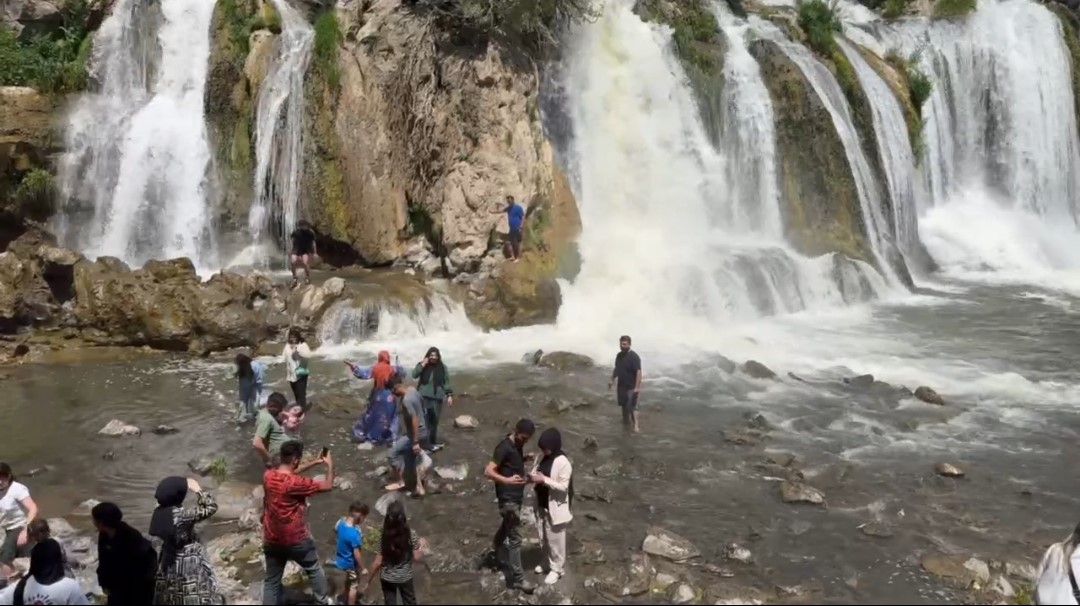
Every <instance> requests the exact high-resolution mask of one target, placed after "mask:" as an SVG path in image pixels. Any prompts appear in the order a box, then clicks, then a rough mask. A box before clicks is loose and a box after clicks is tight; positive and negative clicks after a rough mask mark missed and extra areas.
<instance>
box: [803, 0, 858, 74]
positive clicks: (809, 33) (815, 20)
mask: <svg viewBox="0 0 1080 606" xmlns="http://www.w3.org/2000/svg"><path fill="white" fill-rule="evenodd" d="M799 27H801V28H802V30H803V31H804V32H806V41H807V42H808V43H809V45H810V48H812V49H814V50H815V51H817V53H818V54H820V55H821V56H822V57H829V58H832V57H833V56H834V55H835V54H837V53H838V52H839V50H840V49H839V48H838V47H837V44H836V34H837V33H839V32H841V31H843V24H842V23H841V22H840V17H839V16H838V15H837V14H836V10H835V7H834V6H833V5H831V4H829V3H827V2H825V0H806V1H805V2H801V3H799ZM848 67H851V66H850V65H849V66H848Z"/></svg>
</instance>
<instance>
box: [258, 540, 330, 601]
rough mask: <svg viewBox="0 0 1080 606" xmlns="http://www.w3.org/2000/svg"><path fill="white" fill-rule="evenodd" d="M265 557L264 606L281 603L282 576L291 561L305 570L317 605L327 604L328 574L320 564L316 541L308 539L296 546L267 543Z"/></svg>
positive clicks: (264, 550)
mask: <svg viewBox="0 0 1080 606" xmlns="http://www.w3.org/2000/svg"><path fill="white" fill-rule="evenodd" d="M263 556H264V557H265V558H266V580H265V581H263V600H262V603H263V604H272V605H274V606H277V604H280V603H281V594H282V588H281V576H282V575H283V574H285V565H286V564H288V563H289V562H290V561H292V562H296V563H297V564H299V565H300V567H301V568H303V569H304V573H305V574H307V578H308V583H310V584H311V593H313V594H315V601H316V603H318V604H325V603H326V601H327V596H326V573H324V572H323V568H322V563H320V562H319V553H318V551H317V550H316V549H315V539H313V538H311V537H308V538H306V539H304V540H303V541H300V542H299V543H297V544H296V545H272V544H270V543H267V544H264V545H263Z"/></svg>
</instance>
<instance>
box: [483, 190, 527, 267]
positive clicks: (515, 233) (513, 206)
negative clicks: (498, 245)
mask: <svg viewBox="0 0 1080 606" xmlns="http://www.w3.org/2000/svg"><path fill="white" fill-rule="evenodd" d="M503 213H506V222H507V223H508V224H509V226H510V233H508V234H507V235H506V243H507V244H509V248H510V259H511V260H512V261H513V262H514V263H517V262H518V261H520V260H521V230H522V228H523V227H524V226H525V208H524V207H522V206H521V205H520V204H518V203H517V202H515V201H514V196H506V207H505V208H503V209H502V210H497V211H495V212H493V213H491V214H493V215H501V214H503ZM503 250H504V251H505V250H506V246H505V245H504V246H503Z"/></svg>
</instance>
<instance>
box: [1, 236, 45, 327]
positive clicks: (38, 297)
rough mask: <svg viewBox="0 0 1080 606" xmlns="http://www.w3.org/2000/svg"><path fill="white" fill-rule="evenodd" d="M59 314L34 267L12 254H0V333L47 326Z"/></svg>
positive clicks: (37, 270)
mask: <svg viewBox="0 0 1080 606" xmlns="http://www.w3.org/2000/svg"><path fill="white" fill-rule="evenodd" d="M58 311H59V308H58V307H57V305H56V301H55V300H54V299H53V297H52V294H51V293H50V292H49V286H48V284H46V283H45V279H44V278H43V277H42V275H41V271H40V270H39V268H38V266H37V264H35V263H34V262H33V261H31V260H29V259H20V258H19V257H17V256H15V255H14V254H12V253H3V254H0V334H12V333H14V332H16V331H18V330H19V328H20V327H23V326H31V325H36V324H42V323H46V322H48V321H49V320H51V319H52V318H53V317H55V316H56V314H57V313H58Z"/></svg>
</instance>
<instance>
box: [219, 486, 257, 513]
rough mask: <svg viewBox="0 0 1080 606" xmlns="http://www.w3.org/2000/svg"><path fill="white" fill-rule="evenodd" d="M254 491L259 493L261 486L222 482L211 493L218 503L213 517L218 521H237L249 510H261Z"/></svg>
mask: <svg viewBox="0 0 1080 606" xmlns="http://www.w3.org/2000/svg"><path fill="white" fill-rule="evenodd" d="M256 489H258V490H260V491H261V490H262V486H256V485H254V484H248V483H247V482H236V481H232V480H229V481H226V482H223V483H222V484H221V486H218V487H217V489H215V490H214V491H212V492H213V493H214V498H215V499H216V500H217V503H218V511H217V513H216V514H215V517H216V518H217V519H219V520H239V519H240V518H242V517H243V516H244V513H245V512H246V511H248V510H249V509H257V510H261V509H262V499H261V498H259V497H258V495H257V493H256Z"/></svg>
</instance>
